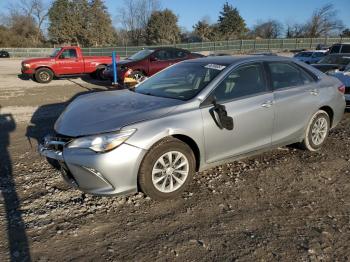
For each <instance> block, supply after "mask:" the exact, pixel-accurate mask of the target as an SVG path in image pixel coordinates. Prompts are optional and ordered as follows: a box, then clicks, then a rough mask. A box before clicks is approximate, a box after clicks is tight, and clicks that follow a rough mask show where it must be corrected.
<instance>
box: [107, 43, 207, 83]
mask: <svg viewBox="0 0 350 262" xmlns="http://www.w3.org/2000/svg"><path fill="white" fill-rule="evenodd" d="M199 57H203V55H201V54H198V53H191V52H189V51H187V50H184V49H179V48H172V47H162V48H155V49H143V50H141V51H139V52H137V53H136V54H134V55H132V56H130V57H128V58H127V59H125V60H122V61H119V62H118V64H117V65H118V68H117V72H118V82H120V83H123V81H124V78H125V77H131V78H134V79H135V80H137V81H139V80H140V79H143V78H145V77H150V76H152V75H154V74H155V73H157V72H159V71H160V70H163V69H164V68H166V67H168V66H171V65H173V64H176V63H178V62H180V61H184V60H187V59H194V58H199ZM104 77H105V78H108V79H113V66H112V65H109V66H108V68H107V69H106V70H105V71H104Z"/></svg>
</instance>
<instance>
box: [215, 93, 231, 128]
mask: <svg viewBox="0 0 350 262" xmlns="http://www.w3.org/2000/svg"><path fill="white" fill-rule="evenodd" d="M210 100H211V103H212V104H213V106H214V107H213V108H211V109H210V110H209V113H210V115H211V116H212V118H213V120H214V122H215V124H216V125H217V126H218V127H219V128H220V129H227V130H232V129H233V126H234V125H233V118H232V117H230V116H228V115H227V111H226V108H225V106H224V105H220V104H218V103H217V102H216V98H215V96H213V97H211V98H210Z"/></svg>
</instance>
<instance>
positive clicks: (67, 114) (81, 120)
mask: <svg viewBox="0 0 350 262" xmlns="http://www.w3.org/2000/svg"><path fill="white" fill-rule="evenodd" d="M180 103H181V101H179V100H175V99H168V98H160V97H152V96H148V95H142V94H138V93H135V92H132V91H128V90H119V91H109V92H99V93H95V94H88V95H82V96H80V97H78V98H77V99H75V100H74V102H72V103H71V104H70V105H69V106H68V107H67V108H66V109H65V111H64V113H63V114H62V115H61V116H60V117H59V118H58V120H57V121H56V124H55V130H56V132H57V133H60V134H64V135H66V136H72V137H78V136H83V135H94V134H98V133H106V132H112V131H116V130H118V129H120V128H121V127H123V126H124V125H127V124H131V123H134V122H139V121H144V120H146V119H152V118H158V117H161V116H162V115H165V114H167V113H168V112H170V111H171V110H172V109H173V108H174V106H176V105H178V104H180Z"/></svg>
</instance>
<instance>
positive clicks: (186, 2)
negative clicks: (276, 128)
mask: <svg viewBox="0 0 350 262" xmlns="http://www.w3.org/2000/svg"><path fill="white" fill-rule="evenodd" d="M0 1H1V0H0ZM225 2H226V0H161V7H162V8H169V9H171V10H173V12H174V13H175V14H176V15H178V16H179V25H180V26H182V27H185V28H186V29H188V30H191V29H192V26H193V25H194V24H196V23H197V21H198V20H200V19H201V18H203V17H204V16H209V17H210V19H211V22H216V21H217V19H218V16H219V12H220V11H221V10H222V7H223V5H224V3H225ZM228 2H229V3H230V4H232V5H233V6H234V7H237V9H238V10H239V11H240V14H241V16H242V17H243V18H244V19H245V21H246V24H247V25H248V27H253V26H254V25H255V24H256V23H257V22H258V21H259V20H267V19H276V20H279V21H281V22H282V23H283V24H284V23H286V22H293V23H294V22H295V23H303V22H305V21H306V20H307V19H308V18H309V17H310V16H311V14H312V12H313V10H314V9H316V8H319V7H321V6H323V5H325V4H327V3H332V4H334V6H335V8H336V9H337V10H338V16H339V18H340V19H341V20H343V22H344V24H345V25H346V26H347V27H350V14H349V13H350V0H228ZM106 4H107V6H108V8H109V10H110V12H111V13H114V15H113V18H114V20H115V21H116V20H117V17H116V13H117V9H118V7H120V6H121V5H122V4H123V0H107V1H106Z"/></svg>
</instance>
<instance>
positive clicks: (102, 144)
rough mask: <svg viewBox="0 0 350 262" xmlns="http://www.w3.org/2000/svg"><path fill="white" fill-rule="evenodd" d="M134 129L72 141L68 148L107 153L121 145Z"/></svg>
mask: <svg viewBox="0 0 350 262" xmlns="http://www.w3.org/2000/svg"><path fill="white" fill-rule="evenodd" d="M135 131H136V129H130V130H126V131H121V132H118V133H107V134H101V135H96V136H86V137H81V138H77V139H75V140H73V141H72V142H71V143H69V144H68V148H86V149H91V150H93V151H95V152H107V151H110V150H112V149H114V148H116V147H118V146H120V145H121V144H123V143H124V142H125V141H126V140H127V139H128V138H129V137H130V136H131V135H132V134H133V133H135Z"/></svg>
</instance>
